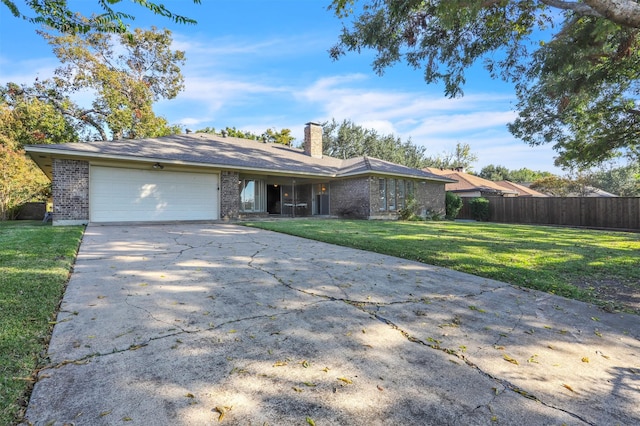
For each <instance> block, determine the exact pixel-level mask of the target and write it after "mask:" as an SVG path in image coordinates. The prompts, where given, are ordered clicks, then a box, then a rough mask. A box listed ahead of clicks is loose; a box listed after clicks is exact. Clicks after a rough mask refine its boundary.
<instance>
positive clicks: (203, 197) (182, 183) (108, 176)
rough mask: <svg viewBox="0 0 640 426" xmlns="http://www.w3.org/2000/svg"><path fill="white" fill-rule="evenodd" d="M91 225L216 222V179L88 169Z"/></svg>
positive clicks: (187, 174)
mask: <svg viewBox="0 0 640 426" xmlns="http://www.w3.org/2000/svg"><path fill="white" fill-rule="evenodd" d="M90 191H91V192H90V194H91V196H90V199H89V211H90V212H91V221H92V222H127V221H144V222H152V221H164V220H215V219H218V175H216V174H205V173H184V172H168V171H164V170H137V169H123V168H115V167H97V166H92V167H91V179H90Z"/></svg>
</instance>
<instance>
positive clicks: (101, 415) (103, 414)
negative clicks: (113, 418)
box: [100, 410, 112, 417]
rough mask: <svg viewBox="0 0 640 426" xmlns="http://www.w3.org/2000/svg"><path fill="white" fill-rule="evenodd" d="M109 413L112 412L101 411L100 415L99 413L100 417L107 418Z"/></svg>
mask: <svg viewBox="0 0 640 426" xmlns="http://www.w3.org/2000/svg"><path fill="white" fill-rule="evenodd" d="M111 411H112V410H109V411H103V412H101V413H100V417H104V416H108V415H109V414H111Z"/></svg>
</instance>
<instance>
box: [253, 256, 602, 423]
mask: <svg viewBox="0 0 640 426" xmlns="http://www.w3.org/2000/svg"><path fill="white" fill-rule="evenodd" d="M262 245H264V244H262ZM264 246H266V245H264ZM261 252H262V250H258V251H257V252H256V253H254V254H253V255H252V256H251V260H250V261H249V263H248V266H249V267H250V268H252V269H255V270H258V271H260V272H263V273H266V274H268V275H270V276H271V277H273V278H274V279H275V280H276V281H278V282H279V283H280V284H281V285H283V286H285V287H287V288H289V289H291V290H294V291H297V292H301V293H303V294H306V295H309V296H313V297H319V298H322V299H325V300H330V301H338V302H343V303H345V304H348V305H351V306H353V307H355V308H356V309H358V310H360V311H362V312H365V313H367V314H368V315H370V316H372V317H373V318H375V319H377V320H378V321H381V322H382V323H384V324H387V325H388V326H390V327H391V328H392V329H394V330H396V331H398V332H399V333H400V334H402V336H403V337H404V338H405V339H407V340H408V341H409V342H412V343H417V344H419V345H422V346H425V347H428V348H431V349H434V350H438V351H441V352H444V353H446V354H448V355H451V356H454V357H456V358H458V359H460V360H461V361H463V362H464V364H465V365H467V366H468V367H471V368H473V369H474V370H476V371H477V372H478V373H480V374H481V375H483V376H485V377H487V378H489V379H491V380H493V381H494V382H496V383H498V384H500V385H501V386H502V387H503V388H504V389H508V390H510V391H512V392H514V393H517V394H518V395H520V396H522V397H524V398H527V399H530V400H533V401H536V402H538V403H540V404H542V405H544V406H545V407H548V408H551V409H553V410H558V411H561V412H563V413H565V414H567V415H569V416H571V417H573V418H575V419H577V420H579V421H581V422H583V423H585V424H587V425H590V426H595V424H594V423H591V422H589V421H588V420H586V419H584V418H583V417H581V416H580V415H578V414H576V413H572V412H571V411H568V410H565V409H564V408H561V407H557V406H555V405H553V404H551V403H548V402H545V401H543V400H541V399H540V398H538V397H536V396H535V395H532V394H530V393H528V392H527V391H525V390H523V389H521V388H520V387H518V386H517V385H515V384H513V383H511V382H509V381H508V380H505V379H502V378H499V377H496V376H494V375H492V374H490V373H488V372H486V371H484V370H483V369H481V368H480V367H479V366H478V365H477V364H475V363H473V362H471V361H470V360H468V359H467V358H466V357H465V356H464V355H463V354H461V353H459V352H458V351H457V350H455V349H450V348H444V347H442V346H440V344H439V342H438V341H436V340H434V341H433V342H425V341H423V340H421V339H418V338H416V337H414V336H412V335H411V334H409V333H408V332H407V331H405V330H403V329H402V328H400V327H399V326H398V325H397V324H395V323H394V322H393V321H391V320H389V319H387V318H385V317H383V316H381V315H379V314H378V313H376V312H373V311H370V310H367V309H366V307H367V306H375V307H376V308H377V309H379V308H380V307H382V306H389V305H392V304H401V303H416V302H419V300H416V299H411V300H407V301H400V302H389V303H376V302H369V301H356V300H350V299H348V298H337V297H334V296H327V295H321V294H316V293H314V292H310V291H306V290H302V289H299V288H296V287H294V286H292V285H290V284H287V283H286V282H285V281H284V280H283V279H282V278H280V277H279V276H278V275H277V274H276V273H274V272H271V271H268V270H266V269H263V268H260V267H259V266H254V265H253V260H254V258H255V256H257V255H258V254H259V253H261ZM507 286H508V285H507ZM497 289H498V288H493V289H487V290H483V291H481V292H480V293H478V294H474V295H467V296H462V297H474V296H479V295H482V294H483V293H487V292H493V291H495V290H497ZM347 296H348V295H347ZM523 315H524V312H523V311H522V309H520V316H519V318H518V321H517V322H516V323H515V324H514V326H513V327H512V329H511V331H510V332H513V331H514V330H515V329H517V327H518V326H519V324H520V323H521V321H522V317H523ZM500 338H501V337H500ZM500 338H499V339H498V342H499V341H500ZM496 344H497V342H496ZM498 395H499V394H497V395H496V396H494V398H493V399H492V401H495V399H496V398H497V396H498Z"/></svg>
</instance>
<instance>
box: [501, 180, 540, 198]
mask: <svg viewBox="0 0 640 426" xmlns="http://www.w3.org/2000/svg"><path fill="white" fill-rule="evenodd" d="M496 183H497V184H498V185H500V186H503V187H505V188H508V189H511V190H513V191H516V192H517V193H518V197H548V195H547V194H543V193H542V192H538V191H536V190H535V189H531V188H528V187H526V186H525V185H520V184H518V183H513V182H509V181H508V180H499V181H497V182H496Z"/></svg>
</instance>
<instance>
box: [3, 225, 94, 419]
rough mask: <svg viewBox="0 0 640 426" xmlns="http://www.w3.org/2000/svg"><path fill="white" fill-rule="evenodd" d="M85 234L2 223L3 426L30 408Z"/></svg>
mask: <svg viewBox="0 0 640 426" xmlns="http://www.w3.org/2000/svg"><path fill="white" fill-rule="evenodd" d="M83 230H84V228H83V227H81V226H73V227H53V226H51V225H50V224H42V223H41V222H31V221H28V222H15V221H12V222H0V424H3V425H9V424H14V423H16V421H17V420H18V419H19V418H20V416H21V415H22V411H23V410H24V408H25V406H26V402H27V400H26V399H27V398H28V394H29V391H30V389H31V387H32V383H33V381H34V377H35V373H36V371H37V368H38V367H39V366H41V361H42V357H43V356H44V354H45V351H46V345H47V343H48V339H49V336H50V333H51V328H52V323H53V321H54V320H55V315H56V311H57V308H58V305H59V303H60V300H61V297H62V294H63V292H64V288H65V285H66V283H67V280H68V278H69V271H70V269H71V266H72V265H73V262H74V260H75V256H76V253H77V249H78V246H79V244H80V240H81V238H82V233H83Z"/></svg>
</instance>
